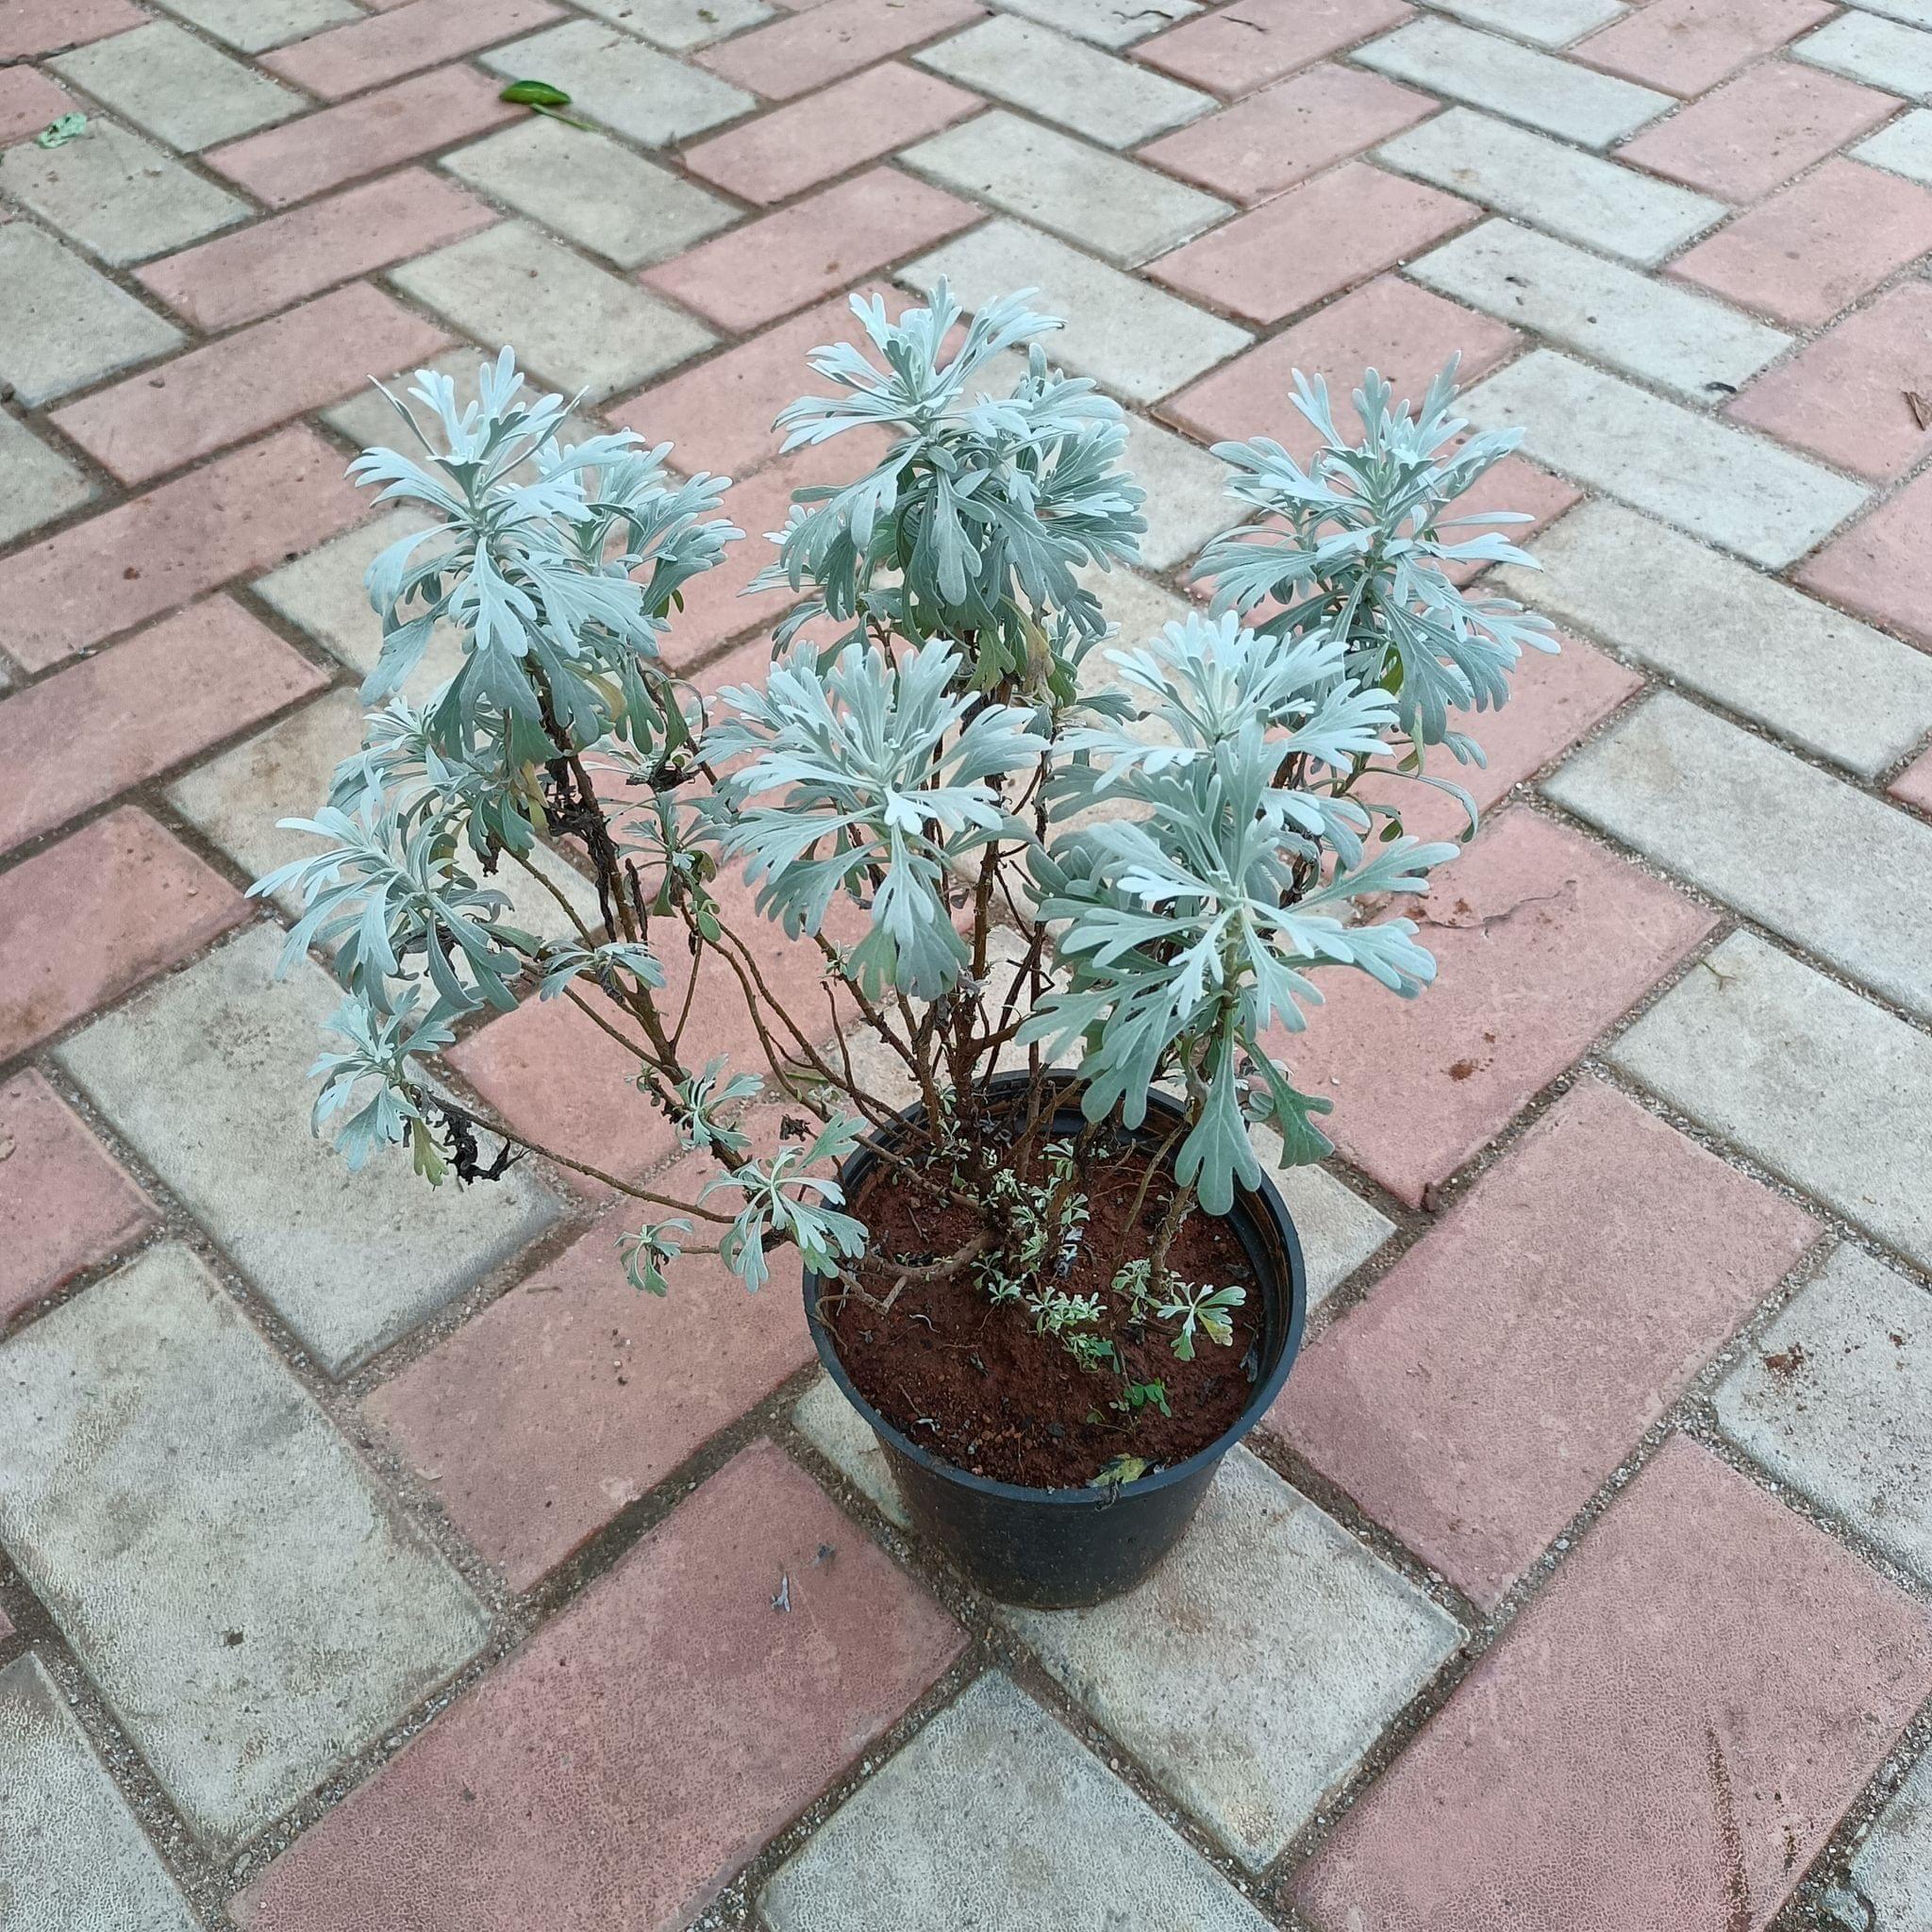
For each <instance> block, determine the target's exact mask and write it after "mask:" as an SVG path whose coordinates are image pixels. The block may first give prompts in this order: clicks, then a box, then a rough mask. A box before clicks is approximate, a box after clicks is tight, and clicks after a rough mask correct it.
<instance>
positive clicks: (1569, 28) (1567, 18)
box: [1435, 0, 1642, 48]
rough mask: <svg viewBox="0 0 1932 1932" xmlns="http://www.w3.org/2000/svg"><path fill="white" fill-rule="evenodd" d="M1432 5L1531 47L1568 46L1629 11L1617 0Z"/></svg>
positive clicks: (1457, 0)
mask: <svg viewBox="0 0 1932 1932" xmlns="http://www.w3.org/2000/svg"><path fill="white" fill-rule="evenodd" d="M1639 4H1640V5H1641V4H1642V0H1639ZM1435 5H1436V8H1437V10H1438V11H1439V12H1441V13H1447V14H1453V15H1454V16H1455V18H1456V19H1457V20H1460V21H1466V22H1467V23H1468V24H1469V25H1471V26H1488V27H1494V28H1495V29H1496V30H1497V31H1498V32H1500V33H1506V34H1508V35H1510V36H1511V37H1512V38H1513V39H1515V40H1519V41H1527V42H1530V44H1531V45H1532V46H1537V47H1552V48H1554V47H1565V46H1568V45H1569V44H1570V42H1572V41H1574V40H1575V39H1577V37H1578V36H1579V35H1582V34H1587V33H1589V32H1591V30H1592V29H1593V28H1596V27H1600V26H1607V25H1609V23H1610V22H1611V21H1613V20H1622V19H1624V17H1625V16H1626V15H1627V14H1628V13H1629V12H1630V8H1627V7H1624V6H1622V5H1620V4H1619V0H1435Z"/></svg>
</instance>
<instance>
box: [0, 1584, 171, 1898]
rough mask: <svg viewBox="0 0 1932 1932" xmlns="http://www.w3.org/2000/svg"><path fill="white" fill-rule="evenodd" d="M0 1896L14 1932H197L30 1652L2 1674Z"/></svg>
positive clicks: (77, 1722)
mask: <svg viewBox="0 0 1932 1932" xmlns="http://www.w3.org/2000/svg"><path fill="white" fill-rule="evenodd" d="M0 1621H4V1620H0ZM0 1790H4V1791H5V1792H6V1793H7V1813H8V1826H7V1836H6V1837H5V1838H4V1839H0V1898H5V1899H8V1901H11V1902H16V1903H17V1904H18V1906H19V1907H20V1910H19V1911H18V1912H14V1911H12V1910H10V1909H9V1913H8V1916H9V1917H13V1918H17V1919H18V1920H19V1923H20V1925H21V1927H22V1932H31V1928H35V1927H39V1926H43V1925H44V1926H47V1927H49V1928H52V1927H55V1926H75V1927H79V1926H82V1925H102V1926H106V1925H113V1926H115V1927H117V1928H125V1932H195V1922H194V1918H193V1915H192V1913H191V1912H190V1911H189V1909H188V1905H187V1902H186V1900H184V1899H183V1898H182V1896H181V1894H180V1893H179V1892H178V1891H176V1890H175V1886H174V1882H173V1881H172V1880H171V1879H170V1878H169V1876H168V1870H167V1867H166V1866H165V1865H163V1864H162V1863H161V1861H160V1859H159V1857H157V1856H156V1853H155V1850H154V1847H153V1846H152V1845H150V1844H149V1843H148V1841H147V1839H146V1837H145V1836H144V1835H143V1834H142V1828H141V1825H140V1824H139V1823H138V1821H137V1820H136V1818H135V1816H134V1813H133V1812H132V1811H130V1810H129V1809H128V1807H127V1804H126V1801H125V1799H124V1798H123V1797H122V1796H121V1793H120V1792H119V1791H118V1790H115V1788H114V1780H113V1779H112V1778H111V1777H109V1776H108V1773H107V1770H106V1768H105V1767H104V1766H103V1765H102V1763H101V1761H100V1759H99V1758H97V1757H95V1756H94V1754H93V1749H92V1746H91V1745H90V1744H89V1742H88V1738H87V1733H86V1732H85V1731H84V1730H82V1729H81V1727H80V1720H79V1719H78V1718H76V1717H75V1715H74V1713H73V1712H72V1711H71V1710H69V1709H68V1707H67V1703H66V1700H65V1699H64V1698H63V1697H62V1696H61V1694H60V1688H59V1686H58V1684H56V1683H55V1681H54V1680H53V1678H52V1677H50V1676H49V1675H48V1674H47V1673H46V1671H45V1669H44V1668H43V1667H42V1664H41V1660H40V1659H39V1658H38V1657H34V1656H33V1655H32V1654H31V1653H29V1654H28V1655H27V1656H25V1657H15V1658H14V1660H13V1661H12V1662H11V1663H10V1664H8V1666H7V1668H6V1669H5V1670H4V1671H0Z"/></svg>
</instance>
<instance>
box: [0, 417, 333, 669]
mask: <svg viewBox="0 0 1932 1932" xmlns="http://www.w3.org/2000/svg"><path fill="white" fill-rule="evenodd" d="M342 470H343V461H342V458H341V456H340V455H339V454H338V453H337V452H336V451H335V450H334V449H332V448H331V447H330V446H329V445H328V444H327V443H325V442H324V441H322V439H321V438H320V437H319V436H317V435H316V434H315V433H314V432H313V431H312V430H309V429H303V428H292V429H284V430H282V431H280V432H279V433H278V434H276V435H275V436H272V437H269V438H268V439H267V440H266V441H262V442H258V443H252V444H250V446H249V447H248V448H246V449H242V450H237V451H236V452H235V453H234V454H233V455H232V456H225V457H223V458H220V460H219V461H216V462H213V463H209V464H208V466H207V467H206V468H205V469H201V470H197V471H195V472H194V474H193V475H189V476H182V477H179V478H177V479H176V480H175V481H174V482H172V483H163V484H161V485H160V486H159V487H158V489H155V490H150V491H148V492H147V493H146V494H145V495H144V496H139V497H136V498H135V499H134V500H133V501H132V502H131V503H125V504H123V505H121V506H120V507H119V508H115V509H109V510H104V511H103V512H102V513H101V514H100V515H98V516H96V517H92V518H91V519H89V521H88V522H86V523H84V524H79V525H75V526H74V527H72V528H70V529H66V530H62V531H61V532H60V533H59V534H58V536H54V537H49V538H47V539H46V540H45V541H42V542H39V543H34V544H30V545H29V546H28V547H27V548H25V549H24V550H19V551H16V552H15V553H14V554H13V555H12V556H11V557H8V558H0V650H5V651H8V652H10V653H11V654H12V656H13V657H15V658H18V659H19V660H20V662H21V663H23V664H25V666H26V668H27V669H28V670H29V671H43V670H45V669H47V667H48V666H50V665H54V664H58V663H59V662H60V661H61V659H62V658H70V657H72V656H73V655H74V653H75V651H78V650H81V649H84V648H85V647H86V646H87V645H89V644H93V643H98V642H99V641H100V640H101V639H103V638H105V637H108V636H110V635H111V634H112V633H113V632H115V631H118V630H125V629H127V628H128V627H129V626H131V625H137V624H141V623H143V622H144V621H145V620H146V619H148V618H150V617H157V616H158V615H159V614H160V613H161V612H162V611H164V610H172V609H173V608H175V606H176V605H177V604H185V603H187V602H188V600H189V599H190V598H191V597H198V596H200V595H201V594H202V593H203V592H204V591H211V590H213V589H214V588H215V587H216V586H217V585H218V584H225V583H226V582H227V581H228V579H229V578H230V577H235V576H239V575H242V573H243V572H245V571H259V570H266V569H268V568H269V567H270V566H271V565H273V564H277V563H281V562H283V561H284V560H286V559H287V558H291V557H293V556H296V555H297V554H298V553H300V552H302V551H305V550H310V549H313V548H314V546H315V545H316V544H317V543H318V542H320V541H322V539H323V538H325V537H328V536H332V535H334V533H335V532H336V531H338V530H340V529H343V528H345V527H346V526H347V525H350V524H352V523H354V522H356V520H357V519H358V517H359V516H360V515H361V514H362V513H363V512H364V510H365V509H366V508H367V505H366V504H365V503H364V502H363V501H362V499H361V498H360V496H359V495H358V492H357V491H356V490H355V489H354V488H353V487H352V486H351V485H350V484H349V483H347V482H346V481H345V480H344V479H343V476H342Z"/></svg>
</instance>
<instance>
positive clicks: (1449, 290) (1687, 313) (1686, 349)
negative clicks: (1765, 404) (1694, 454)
mask: <svg viewBox="0 0 1932 1932" xmlns="http://www.w3.org/2000/svg"><path fill="white" fill-rule="evenodd" d="M1407 273H1408V274H1409V275H1412V276H1413V277H1414V278H1415V279H1416V280H1417V281H1419V282H1421V283H1423V284H1424V287H1426V288H1431V289H1434V290H1435V291H1437V292H1438V293H1439V294H1443V295H1453V296H1455V297H1456V298H1457V300H1458V301H1461V302H1466V303H1468V304H1469V305H1470V306H1471V307H1472V308H1483V309H1487V310H1488V311H1489V313H1490V314H1491V315H1494V316H1498V317H1500V318H1501V319H1502V320H1503V321H1505V322H1508V323H1513V324H1515V325H1517V326H1518V327H1519V328H1531V329H1534V330H1536V331H1537V332H1538V333H1539V334H1541V335H1545V336H1548V337H1551V338H1552V339H1553V340H1555V341H1559V342H1562V343H1564V344H1566V345H1567V346H1568V347H1570V348H1573V349H1574V350H1576V351H1577V352H1578V353H1579V354H1581V355H1585V356H1590V357H1592V358H1595V359H1596V360H1597V361H1599V362H1607V363H1608V364H1610V366H1611V367H1612V368H1615V369H1622V370H1624V371H1625V372H1626V373H1627V374H1629V375H1635V376H1640V377H1641V378H1642V379H1643V380H1645V381H1647V382H1652V383H1655V384H1656V385H1657V387H1658V388H1659V389H1669V390H1674V391H1676V392H1677V393H1678V394H1679V395H1681V396H1688V397H1690V398H1691V400H1692V401H1695V402H1702V403H1714V402H1716V401H1717V400H1718V399H1719V398H1720V397H1721V396H1723V395H1725V394H1728V393H1729V392H1731V391H1735V390H1740V389H1742V388H1743V386H1744V385H1745V384H1746V383H1747V382H1749V381H1750V380H1751V378H1752V377H1753V376H1754V375H1757V372H1758V371H1759V370H1760V369H1762V368H1764V366H1765V365H1766V364H1767V363H1769V362H1773V361H1774V360H1775V359H1776V358H1778V357H1779V356H1780V355H1781V354H1782V353H1783V352H1784V351H1785V350H1786V349H1788V348H1790V345H1791V338H1790V336H1788V335H1786V334H1785V333H1784V331H1783V330H1782V329H1775V328H1772V327H1770V326H1768V325H1766V324H1764V323H1761V322H1758V321H1757V320H1756V319H1755V318H1753V317H1751V316H1748V315H1744V314H1741V313H1740V311H1739V310H1737V309H1735V308H1726V307H1725V306H1724V304H1723V303H1722V302H1714V301H1712V300H1711V299H1710V297H1708V296H1707V295H1701V294H1695V293H1693V292H1692V291H1691V290H1689V289H1681V288H1678V287H1677V286H1676V285H1675V284H1674V283H1672V282H1665V281H1658V280H1656V279H1654V278H1653V277H1651V276H1649V275H1639V274H1638V273H1637V271H1636V270H1635V269H1629V268H1624V267H1623V266H1621V265H1620V264H1619V263H1616V262H1613V261H1605V260H1604V259H1603V258H1602V257H1601V256H1596V255H1591V254H1589V253H1587V252H1586V251H1585V250H1583V249H1581V248H1573V247H1572V246H1571V245H1570V244H1569V243H1568V242H1556V241H1552V240H1551V239H1550V237H1549V236H1547V235H1539V234H1537V233H1535V232H1534V230H1532V229H1529V228H1520V227H1518V226H1517V225H1515V224H1514V223H1513V222H1504V221H1491V222H1485V223H1483V225H1481V226H1480V227H1477V228H1472V229H1470V230H1469V231H1468V232H1467V233H1465V234H1461V235H1457V237H1455V238H1454V239H1453V240H1452V241H1449V242H1444V243H1443V244H1442V245H1441V247H1440V248H1436V249H1432V250H1431V251H1430V252H1429V253H1428V254H1427V255H1424V256H1423V257H1421V258H1419V259H1418V260H1415V261H1412V262H1410V263H1409V265H1408V269H1407ZM1721 385H1722V387H1721Z"/></svg>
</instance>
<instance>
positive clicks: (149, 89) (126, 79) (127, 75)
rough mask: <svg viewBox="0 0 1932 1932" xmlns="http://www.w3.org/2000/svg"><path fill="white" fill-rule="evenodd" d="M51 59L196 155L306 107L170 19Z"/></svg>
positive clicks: (153, 130)
mask: <svg viewBox="0 0 1932 1932" xmlns="http://www.w3.org/2000/svg"><path fill="white" fill-rule="evenodd" d="M51 64H52V66H53V68H54V70H55V72H56V73H58V75H61V76H62V77H63V78H64V79H67V80H71V81H73V82H74V84H75V86H76V87H80V88H84V89H85V90H86V91H87V92H89V93H91V94H92V95H93V96H94V98H95V99H96V100H99V101H103V102H105V103H106V104H107V105H108V107H109V108H112V109H113V110H114V112H115V113H117V114H121V115H124V116H125V118H126V119H127V120H129V121H132V122H133V123H134V125H136V126H137V127H142V128H145V129H146V131H147V132H148V133H150V134H152V135H155V136H157V137H158V139H159V140H162V141H165V142H167V143H168V145H169V146H170V147H175V148H181V149H184V150H186V151H189V152H191V153H192V151H193V150H194V149H196V148H204V147H212V146H213V145H214V143H215V142H218V141H232V140H234V139H235V138H236V137H237V136H238V135H242V134H252V133H254V132H255V130H256V129H257V128H258V127H269V126H273V125H275V122H277V121H286V120H288V119H289V117H290V116H291V114H299V113H300V112H301V111H302V109H303V108H305V107H306V106H307V105H308V103H307V102H306V101H304V100H303V98H302V96H301V95H300V94H295V93H291V92H289V90H288V89H287V88H281V87H277V86H276V85H275V82H274V81H272V80H270V79H269V78H268V77H267V75H263V74H258V73H257V72H256V70H255V69H254V68H253V67H251V66H249V65H248V64H247V63H246V62H245V61H242V60H236V59H233V58H230V57H229V56H228V55H226V54H224V53H221V52H220V51H218V50H217V49H216V48H213V47H211V46H209V45H208V42H206V41H202V40H197V39H196V38H195V37H194V35H192V34H191V33H186V32H184V31H183V30H182V29H181V28H180V27H178V26H176V25H175V24H174V23H173V22H172V21H166V20H155V21H150V22H149V23H148V24H147V25H145V26H139V27H136V28H135V30H134V31H133V32H132V33H128V34H117V35H115V37H114V38H113V39H112V40H109V41H96V42H93V44H92V46H87V47H82V48H80V49H78V50H77V51H76V52H75V53H72V54H63V55H61V56H60V58H58V59H57V60H55V61H54V62H52V63H51Z"/></svg>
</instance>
